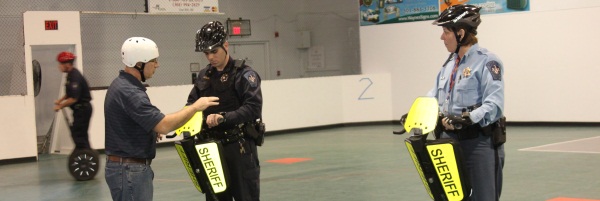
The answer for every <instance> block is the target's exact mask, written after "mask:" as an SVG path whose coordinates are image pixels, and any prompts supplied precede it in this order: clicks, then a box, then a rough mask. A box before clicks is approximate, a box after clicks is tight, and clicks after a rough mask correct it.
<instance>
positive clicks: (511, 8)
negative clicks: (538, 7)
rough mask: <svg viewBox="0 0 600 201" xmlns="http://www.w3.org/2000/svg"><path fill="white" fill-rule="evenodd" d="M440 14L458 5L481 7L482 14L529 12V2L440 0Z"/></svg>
mask: <svg viewBox="0 0 600 201" xmlns="http://www.w3.org/2000/svg"><path fill="white" fill-rule="evenodd" d="M439 2H440V12H442V11H444V10H446V8H448V7H449V6H452V5H456V4H471V5H475V6H479V7H481V11H480V13H481V14H494V13H509V12H519V11H529V0H439Z"/></svg>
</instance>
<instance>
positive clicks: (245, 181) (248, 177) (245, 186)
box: [206, 137, 260, 201]
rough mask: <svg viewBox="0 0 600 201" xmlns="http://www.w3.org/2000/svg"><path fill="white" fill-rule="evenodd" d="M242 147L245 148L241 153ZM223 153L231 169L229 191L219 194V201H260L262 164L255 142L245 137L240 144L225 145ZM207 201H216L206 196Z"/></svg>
mask: <svg viewBox="0 0 600 201" xmlns="http://www.w3.org/2000/svg"><path fill="white" fill-rule="evenodd" d="M240 143H241V144H240ZM240 146H243V147H244V151H243V152H241V153H240ZM223 152H224V153H223V154H224V155H225V161H226V162H227V167H228V168H229V180H228V183H227V190H226V191H225V192H222V193H219V194H217V198H218V199H219V201H232V200H233V199H235V201H259V200H260V198H259V197H260V164H259V163H258V152H257V150H256V144H255V143H254V140H252V139H250V138H247V137H245V138H243V139H240V141H239V142H233V143H229V144H226V145H223ZM206 200H207V201H213V200H214V199H212V197H211V196H209V195H208V194H206Z"/></svg>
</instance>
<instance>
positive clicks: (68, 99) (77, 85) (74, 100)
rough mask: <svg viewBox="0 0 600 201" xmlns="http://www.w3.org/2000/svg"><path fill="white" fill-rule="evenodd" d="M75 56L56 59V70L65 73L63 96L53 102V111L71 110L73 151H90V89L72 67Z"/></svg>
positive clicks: (64, 53) (79, 73)
mask: <svg viewBox="0 0 600 201" xmlns="http://www.w3.org/2000/svg"><path fill="white" fill-rule="evenodd" d="M75 58H76V56H75V55H74V54H73V53H71V52H61V53H59V54H58V56H57V57H56V60H57V61H58V62H59V64H58V69H59V70H60V71H61V72H63V73H67V83H66V84H65V91H66V93H65V95H64V96H63V97H61V98H60V99H58V100H56V101H54V111H55V112H58V111H59V110H61V109H62V108H64V107H67V106H68V107H70V108H71V109H72V110H73V124H72V125H71V127H70V129H71V137H72V138H73V142H74V143H75V149H91V146H90V141H89V139H88V128H89V127H90V118H91V117H92V105H91V104H90V101H91V100H92V96H91V95H90V88H89V85H88V82H87V80H86V79H85V77H83V75H82V74H81V72H79V70H77V68H74V67H73V62H74V61H75Z"/></svg>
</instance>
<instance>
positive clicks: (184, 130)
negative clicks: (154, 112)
mask: <svg viewBox="0 0 600 201" xmlns="http://www.w3.org/2000/svg"><path fill="white" fill-rule="evenodd" d="M200 115H202V113H200ZM190 121H192V120H190ZM217 122H219V124H222V123H223V122H225V118H219V119H217ZM202 123H203V124H205V123H206V121H205V120H202ZM184 127H185V125H184V126H182V128H179V129H177V130H176V131H175V132H174V133H173V134H171V135H166V136H165V137H166V138H169V139H170V138H175V137H177V136H178V135H179V134H180V133H178V132H188V131H189V129H187V128H184ZM197 133H200V131H198V132H197ZM197 133H195V134H197ZM195 134H194V135H195ZM194 135H190V136H194Z"/></svg>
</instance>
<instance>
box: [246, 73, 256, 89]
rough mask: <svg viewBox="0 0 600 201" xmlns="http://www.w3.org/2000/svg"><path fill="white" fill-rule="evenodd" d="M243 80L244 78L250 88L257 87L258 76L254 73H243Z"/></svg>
mask: <svg viewBox="0 0 600 201" xmlns="http://www.w3.org/2000/svg"><path fill="white" fill-rule="evenodd" d="M244 78H246V80H247V81H248V83H249V84H250V86H251V87H256V86H258V76H257V75H256V73H255V72H254V71H248V72H246V73H244Z"/></svg>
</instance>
